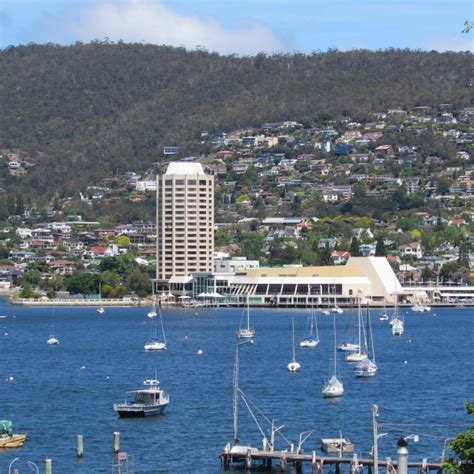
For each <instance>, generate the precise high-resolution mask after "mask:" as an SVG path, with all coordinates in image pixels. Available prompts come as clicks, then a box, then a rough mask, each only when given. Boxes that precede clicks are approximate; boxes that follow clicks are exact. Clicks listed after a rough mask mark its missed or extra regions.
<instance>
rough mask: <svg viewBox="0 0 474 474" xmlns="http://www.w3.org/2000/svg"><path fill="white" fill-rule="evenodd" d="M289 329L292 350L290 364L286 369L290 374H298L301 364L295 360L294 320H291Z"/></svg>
mask: <svg viewBox="0 0 474 474" xmlns="http://www.w3.org/2000/svg"><path fill="white" fill-rule="evenodd" d="M291 328H292V335H293V338H292V342H293V345H292V349H293V352H292V354H293V358H292V359H291V362H289V363H288V365H287V368H288V370H289V371H290V372H298V370H300V369H301V364H300V363H299V362H298V361H297V360H296V353H295V318H291Z"/></svg>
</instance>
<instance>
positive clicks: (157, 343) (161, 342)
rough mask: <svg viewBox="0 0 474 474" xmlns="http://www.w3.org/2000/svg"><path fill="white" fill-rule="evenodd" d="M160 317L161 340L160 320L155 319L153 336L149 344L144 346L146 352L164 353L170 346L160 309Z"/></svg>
mask: <svg viewBox="0 0 474 474" xmlns="http://www.w3.org/2000/svg"><path fill="white" fill-rule="evenodd" d="M158 316H159V319H160V324H161V339H160V337H159V336H158V321H157V319H158V318H156V317H155V318H153V326H152V330H151V336H150V339H149V340H148V342H146V344H145V345H144V349H145V350H146V351H164V350H166V349H167V348H168V344H167V342H166V334H165V327H164V326H163V317H162V315H161V311H160V310H159V308H158Z"/></svg>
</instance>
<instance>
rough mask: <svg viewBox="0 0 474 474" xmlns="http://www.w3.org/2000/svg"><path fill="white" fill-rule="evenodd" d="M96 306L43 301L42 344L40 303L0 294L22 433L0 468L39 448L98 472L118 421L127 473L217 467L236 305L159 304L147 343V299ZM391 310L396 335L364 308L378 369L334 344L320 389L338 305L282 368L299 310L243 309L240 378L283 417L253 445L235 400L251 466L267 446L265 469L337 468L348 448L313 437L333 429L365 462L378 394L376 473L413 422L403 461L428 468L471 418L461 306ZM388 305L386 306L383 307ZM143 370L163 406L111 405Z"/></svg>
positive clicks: (2, 391)
mask: <svg viewBox="0 0 474 474" xmlns="http://www.w3.org/2000/svg"><path fill="white" fill-rule="evenodd" d="M96 307H97V305H96V306H95V307H67V308H61V309H59V308H56V312H55V329H56V331H57V333H58V334H60V335H61V344H60V345H58V346H56V347H55V348H54V349H52V348H51V347H49V346H48V345H47V344H45V335H47V334H48V333H49V330H50V325H51V319H52V311H51V308H49V307H45V308H41V307H38V308H35V307H26V306H25V307H21V306H11V305H6V304H4V303H2V304H0V313H1V314H2V315H6V316H8V317H7V318H5V319H3V320H2V324H1V329H2V330H1V332H0V337H1V339H2V345H1V355H2V361H3V363H2V367H1V370H0V400H1V401H2V413H1V414H0V418H2V419H8V420H12V421H13V423H14V426H15V431H16V432H19V433H23V432H24V433H26V434H27V436H28V440H27V442H26V443H25V444H24V447H23V448H21V449H17V450H13V451H12V450H0V472H8V465H9V463H10V462H11V461H12V460H13V459H14V458H16V457H18V456H20V457H21V458H22V459H24V460H26V459H28V460H30V461H32V462H35V463H36V464H37V465H44V460H45V459H46V458H50V459H51V460H52V465H53V472H74V473H79V474H86V473H87V474H89V473H99V472H110V470H111V466H112V462H113V459H114V458H113V446H112V445H113V443H112V441H113V433H115V432H120V436H121V439H120V441H121V451H122V452H126V453H128V455H129V457H130V458H131V457H132V456H133V460H134V466H135V472H140V473H142V472H143V473H155V472H183V473H203V474H204V473H206V474H207V473H211V474H217V473H220V472H223V471H224V468H225V463H224V458H221V459H222V462H221V460H219V455H221V454H224V451H225V446H226V444H228V443H233V419H232V373H233V367H234V361H235V344H236V343H237V341H239V339H237V338H236V334H235V331H236V328H237V327H238V326H239V322H240V318H241V313H242V308H198V309H194V308H193V309H181V308H162V316H163V320H164V324H165V327H166V336H167V342H168V350H166V351H161V352H155V353H150V352H146V351H144V350H143V343H144V340H146V338H147V336H148V335H149V333H150V329H151V328H152V325H153V324H154V320H156V319H155V318H153V319H150V318H148V317H147V312H148V311H149V306H148V305H143V307H141V308H108V309H107V312H106V316H105V317H101V316H99V315H98V314H97V312H96ZM401 311H402V310H401ZM403 311H404V318H405V333H404V334H403V335H401V336H399V337H393V336H392V335H391V328H390V326H389V324H388V321H379V319H378V317H373V318H372V331H373V337H374V344H375V347H376V350H377V366H378V372H377V376H376V377H373V378H368V379H359V378H357V377H355V376H354V373H353V371H354V366H353V365H352V366H351V365H350V364H347V363H346V362H345V361H344V360H343V359H344V352H337V362H338V366H339V371H340V375H341V378H342V380H343V381H344V396H343V397H339V398H333V399H325V398H324V397H323V396H322V394H321V389H322V387H323V383H324V380H325V379H326V378H327V376H328V375H330V372H331V371H332V368H333V364H334V339H333V337H334V332H333V323H334V319H335V322H336V325H337V335H338V338H337V339H338V342H339V341H340V339H339V335H341V338H342V336H343V335H344V333H345V331H346V328H347V318H348V316H349V311H348V310H345V311H344V313H343V314H341V315H335V316H334V315H329V316H327V317H326V316H321V317H318V332H319V340H320V342H319V344H318V346H317V347H316V348H314V349H312V350H308V349H304V348H300V347H299V345H298V344H295V346H296V356H297V359H298V361H299V362H300V363H301V369H300V371H298V372H297V373H295V374H290V373H289V372H288V370H287V367H286V366H287V364H288V359H289V352H290V349H291V346H290V342H291V336H292V334H291V332H290V331H291V329H292V322H291V320H292V318H294V328H295V329H294V331H295V339H296V340H297V341H299V340H301V339H302V338H303V337H304V336H306V335H307V332H308V310H286V309H275V308H267V309H257V308H254V309H252V312H251V324H252V326H253V327H254V328H255V330H256V331H257V332H258V337H257V338H256V339H255V340H254V343H253V344H250V343H249V344H246V345H245V347H242V350H241V354H240V385H241V387H242V389H243V390H244V392H245V393H246V394H247V397H248V398H247V402H248V403H249V404H250V403H251V402H253V403H255V404H256V405H258V407H260V409H261V410H262V412H263V413H264V414H265V415H266V416H267V417H269V418H270V419H275V420H276V421H275V423H276V425H277V426H281V425H284V426H285V427H284V429H282V434H284V436H285V437H286V438H287V439H288V441H289V443H287V442H286V441H285V440H283V439H282V438H281V437H280V436H279V435H277V439H276V440H275V449H274V451H273V452H268V450H266V451H264V450H262V449H260V448H261V447H262V436H261V433H260V432H259V430H258V429H257V427H256V426H255V422H254V420H253V419H252V418H251V416H249V413H248V412H247V411H246V410H245V409H244V408H245V407H244V405H243V402H242V401H241V402H240V408H241V413H240V416H239V437H240V441H239V445H242V446H244V447H245V446H247V445H249V446H254V447H258V448H255V449H256V451H253V454H252V456H251V459H252V465H253V466H258V465H262V463H263V461H264V460H268V458H271V459H272V463H273V464H272V466H273V468H274V469H275V470H277V469H279V466H280V464H279V463H280V458H281V456H282V452H284V451H286V454H284V455H283V458H285V459H286V460H287V466H288V469H289V470H290V469H293V468H296V463H297V462H299V461H302V464H301V469H302V472H311V470H312V459H313V455H312V452H313V451H315V456H316V459H317V465H320V462H321V460H324V462H323V465H324V466H326V467H325V468H324V470H325V471H326V472H329V470H334V469H335V468H336V463H337V462H339V465H340V469H341V471H342V470H346V469H349V467H350V464H351V462H352V461H353V458H352V455H348V457H344V459H343V460H341V461H338V456H337V455H334V454H329V453H325V452H323V451H322V450H321V443H320V440H321V439H327V438H334V437H335V436H336V437H337V436H338V435H339V431H340V430H342V432H343V434H344V438H347V439H349V440H351V442H353V444H354V453H355V454H357V455H358V459H359V462H360V463H361V464H364V465H365V466H369V465H370V460H371V458H370V456H369V453H370V452H371V449H372V445H373V441H372V440H373V436H372V425H371V405H372V404H373V403H377V404H378V405H379V408H380V417H379V423H380V425H381V426H380V432H384V433H385V432H386V433H389V434H388V435H387V436H385V437H383V438H381V439H380V440H379V447H378V450H379V465H380V466H381V467H380V469H381V470H382V469H383V471H384V472H385V467H383V466H386V464H384V463H386V458H387V457H391V459H392V460H393V464H394V465H396V462H397V454H396V451H397V441H398V440H399V438H400V436H402V435H403V436H408V435H410V434H412V433H417V434H419V442H418V443H414V442H412V441H409V443H410V445H409V452H410V454H409V465H410V466H412V465H413V469H418V468H419V467H420V466H422V465H423V458H427V460H428V461H427V463H425V464H426V466H428V467H430V468H431V469H432V470H433V469H438V468H439V460H440V456H441V453H442V452H443V448H444V445H445V440H446V439H447V438H450V437H452V436H455V435H456V434H457V433H458V432H459V431H462V430H464V429H466V428H467V426H470V424H472V421H471V420H470V419H469V417H468V416H467V415H466V414H465V411H464V407H463V402H464V400H465V399H466V398H468V397H469V394H471V393H474V386H473V381H472V378H469V377H464V376H463V374H466V373H468V372H469V370H470V367H471V360H472V357H471V356H470V355H472V337H471V335H472V323H473V319H472V318H473V317H474V311H473V310H471V309H469V308H457V309H454V308H446V309H437V308H432V310H431V311H430V312H423V313H416V312H415V313H414V312H411V311H409V310H408V309H407V310H403ZM391 312H392V311H391V310H390V309H387V313H388V314H389V316H390V315H391ZM196 313H197V314H196ZM375 314H377V315H378V313H375V312H374V313H373V315H374V316H375ZM5 333H6V334H7V335H5ZM19 347H29V350H28V351H26V352H25V351H19V350H18V348H19ZM198 351H202V355H201V356H198V355H197V353H198ZM433 360H437V361H443V363H442V364H439V363H437V364H435V363H433ZM155 370H157V376H158V378H159V380H160V385H161V386H162V387H163V388H164V389H165V390H166V393H168V394H169V397H170V400H171V402H170V404H169V405H168V406H167V408H166V411H165V412H164V413H163V414H162V415H161V416H157V417H156V416H154V417H144V418H130V419H122V418H119V417H118V416H117V413H116V412H114V410H113V404H114V403H117V401H118V400H121V399H122V397H123V395H124V393H125V392H127V391H128V390H130V388H133V387H136V386H137V384H140V383H141V381H142V380H143V379H144V378H146V377H140V375H141V374H143V375H145V376H146V375H150V374H153V373H154V372H155ZM137 374H140V375H138V376H137ZM338 375H339V374H338ZM440 379H442V380H443V381H444V383H443V384H440V383H439V380H440ZM65 380H67V384H65ZM454 385H456V387H457V390H456V393H453V390H452V387H453V386H454ZM278 387H284V389H283V390H280V389H279V388H278ZM45 400H47V401H48V403H44V401H45ZM53 406H54V410H52V409H51V407H53ZM414 425H416V426H414ZM302 431H314V433H313V434H312V435H311V436H310V437H309V438H308V439H307V440H306V441H305V442H304V445H303V446H302V449H303V450H304V452H303V453H301V452H291V449H290V445H291V444H292V443H293V445H294V446H295V447H296V446H297V445H298V440H299V434H300V433H301V432H302ZM78 435H83V437H84V438H83V439H84V444H83V453H84V454H83V457H81V458H80V459H78V457H77V456H76V452H75V446H76V439H77V437H78ZM145 439H146V440H147V442H146V443H144V442H143V440H145ZM150 445H152V446H153V449H151V448H150ZM246 455H247V450H245V451H243V452H242V453H241V454H236V453H234V454H233V458H234V460H236V461H237V458H239V459H240V460H239V463H240V464H241V465H242V463H243V462H245V456H246ZM364 460H365V461H364ZM293 461H294V462H293ZM266 462H267V461H266ZM437 463H438V464H437ZM331 466H332V467H331ZM259 469H260V468H259Z"/></svg>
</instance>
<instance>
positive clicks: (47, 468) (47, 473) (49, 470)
mask: <svg viewBox="0 0 474 474" xmlns="http://www.w3.org/2000/svg"><path fill="white" fill-rule="evenodd" d="M44 474H53V461H52V460H51V459H45V461H44Z"/></svg>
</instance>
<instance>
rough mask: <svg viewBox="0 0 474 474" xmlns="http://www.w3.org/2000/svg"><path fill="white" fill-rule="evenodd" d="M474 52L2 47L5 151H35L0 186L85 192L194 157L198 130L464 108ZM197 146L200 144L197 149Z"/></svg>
mask: <svg viewBox="0 0 474 474" xmlns="http://www.w3.org/2000/svg"><path fill="white" fill-rule="evenodd" d="M470 65H472V54H470V53H436V52H419V51H408V50H387V51H376V52H369V51H365V50H355V51H351V52H345V53H343V52H338V51H328V52H326V53H317V54H313V55H303V54H294V55H275V56H265V55H263V54H262V55H258V56H256V57H244V58H240V57H237V56H219V55H217V54H211V53H208V52H206V51H186V50H185V49H182V48H171V47H165V46H152V45H143V44H125V43H118V44H103V43H99V42H95V43H90V44H76V45H74V46H69V47H64V46H56V45H51V44H48V45H34V44H33V45H28V46H21V47H10V48H7V49H4V50H2V51H0V78H1V80H0V107H1V113H0V148H1V149H3V150H5V149H20V150H23V151H25V152H27V153H28V154H29V155H30V156H31V161H32V166H31V167H30V168H29V169H28V172H27V174H26V175H25V176H23V177H12V176H10V175H9V173H8V172H7V170H6V167H5V166H6V165H5V164H4V165H3V167H2V168H1V172H0V179H1V182H0V186H1V187H2V188H3V189H5V190H7V191H9V190H10V189H11V188H16V189H17V190H21V191H23V192H25V193H30V194H33V195H36V196H42V195H51V194H53V193H54V192H56V191H59V192H60V193H61V195H68V194H71V193H72V192H73V191H75V190H78V189H83V188H84V186H85V185H87V184H92V183H94V182H97V181H98V180H99V179H100V178H103V177H106V176H110V175H113V174H117V173H122V172H125V171H127V170H140V169H144V168H146V167H148V166H150V165H151V164H152V163H154V162H157V161H158V160H159V159H160V157H161V156H162V155H161V150H162V147H163V146H165V145H180V146H181V147H182V150H183V153H184V154H186V153H196V152H198V151H199V150H196V149H193V148H192V147H191V142H192V141H193V138H195V137H196V134H197V133H199V132H200V131H201V130H216V129H221V130H229V129H235V128H238V127H242V126H254V125H259V124H262V123H264V122H268V121H278V120H298V121H301V122H305V121H306V120H314V119H315V118H318V117H320V118H324V117H327V116H329V115H330V116H338V115H341V114H350V115H351V116H352V117H355V118H357V117H365V116H366V115H367V114H368V113H370V112H374V111H382V110H386V109H387V108H389V107H411V106H415V105H426V104H439V103H442V102H449V103H451V104H453V105H454V107H457V106H458V107H461V106H466V105H469V103H470V100H471V97H472V88H471V87H470V80H471V78H470V73H471V67H470ZM194 146H195V145H194Z"/></svg>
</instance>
